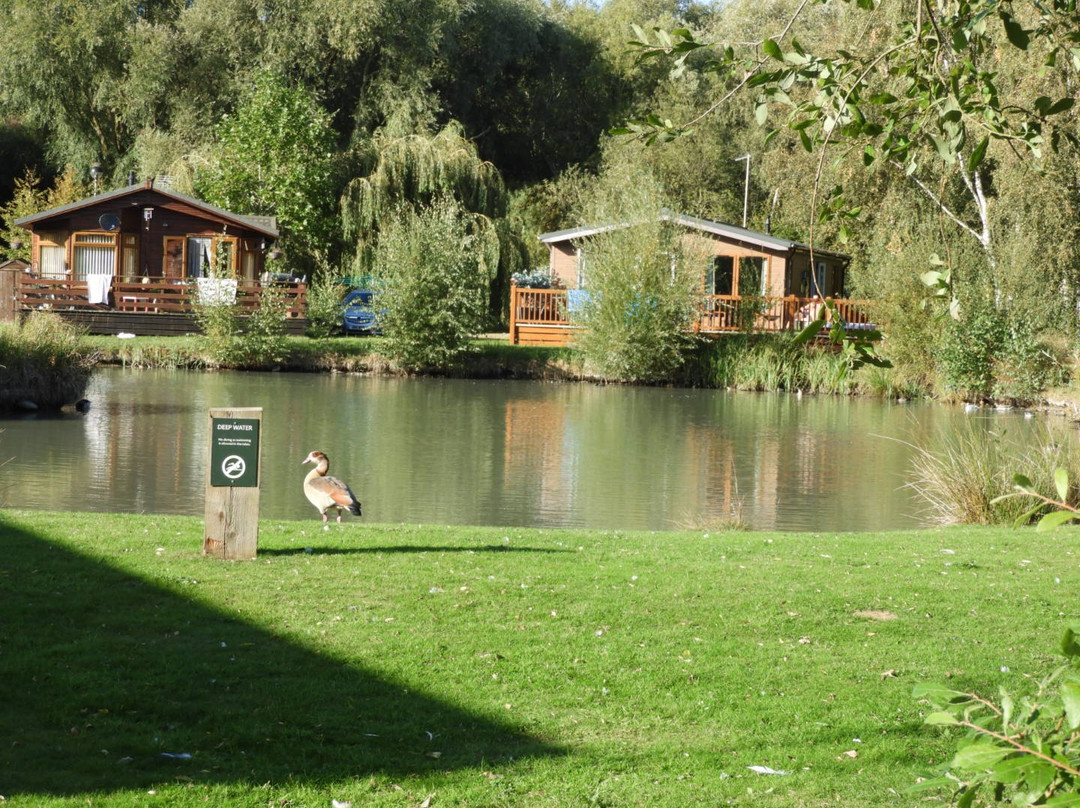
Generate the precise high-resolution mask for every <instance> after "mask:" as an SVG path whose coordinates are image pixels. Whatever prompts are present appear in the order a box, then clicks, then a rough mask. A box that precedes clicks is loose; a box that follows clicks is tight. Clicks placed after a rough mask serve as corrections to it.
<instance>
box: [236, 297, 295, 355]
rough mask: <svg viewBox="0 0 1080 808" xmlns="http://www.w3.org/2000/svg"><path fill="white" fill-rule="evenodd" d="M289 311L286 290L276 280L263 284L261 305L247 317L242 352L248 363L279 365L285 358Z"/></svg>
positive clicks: (241, 339)
mask: <svg viewBox="0 0 1080 808" xmlns="http://www.w3.org/2000/svg"><path fill="white" fill-rule="evenodd" d="M287 312H288V306H287V303H286V300H285V290H284V289H282V288H281V287H280V286H278V285H277V284H275V283H265V284H263V286H262V290H261V292H260V295H259V307H258V308H257V309H255V311H254V312H253V313H252V314H251V316H250V317H248V318H247V322H245V323H244V329H243V332H242V334H241V336H240V346H239V353H240V354H241V357H242V359H243V360H244V361H245V362H246V363H248V364H256V365H276V364H278V363H280V362H282V361H283V360H284V359H285V356H286V354H287V351H286V347H285V341H286V335H285V317H286V314H287Z"/></svg>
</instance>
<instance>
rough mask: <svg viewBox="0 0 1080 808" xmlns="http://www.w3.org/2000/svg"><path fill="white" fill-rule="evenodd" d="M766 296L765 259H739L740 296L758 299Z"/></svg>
mask: <svg viewBox="0 0 1080 808" xmlns="http://www.w3.org/2000/svg"><path fill="white" fill-rule="evenodd" d="M764 294H765V259H764V258H762V257H761V256H743V257H742V258H740V259H739V295H740V297H757V296H759V295H760V296H764Z"/></svg>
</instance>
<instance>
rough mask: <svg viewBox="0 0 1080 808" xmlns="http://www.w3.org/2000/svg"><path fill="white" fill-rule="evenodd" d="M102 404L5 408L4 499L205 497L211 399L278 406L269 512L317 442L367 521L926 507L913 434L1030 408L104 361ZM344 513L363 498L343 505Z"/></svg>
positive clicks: (758, 524)
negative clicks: (913, 487)
mask: <svg viewBox="0 0 1080 808" xmlns="http://www.w3.org/2000/svg"><path fill="white" fill-rule="evenodd" d="M87 397H88V398H89V399H90V401H91V408H90V411H89V412H88V413H86V414H78V413H65V414H62V415H60V416H56V417H8V418H6V419H3V420H0V429H3V432H2V433H0V462H3V461H5V460H6V461H8V462H7V463H6V464H4V465H3V466H0V504H2V505H4V506H6V507H19V508H35V509H49V510H73V511H109V512H134V513H180V514H191V515H199V516H201V515H202V513H203V491H204V487H205V479H206V473H207V472H206V463H207V427H208V423H207V422H208V416H207V411H208V410H209V408H211V407H262V408H263V425H262V429H263V435H262V438H263V446H262V448H263V462H262V469H261V489H262V491H261V517H262V518H269V519H303V520H317V519H319V516H318V514H317V512H316V511H315V509H314V508H313V507H312V506H311V505H310V504H309V503H308V502H307V500H306V499H305V498H304V495H303V491H302V481H303V477H304V474H305V473H306V472H307V470H308V469H309V468H310V466H302V465H301V461H303V459H304V458H305V457H306V456H307V454H308V452H309V451H311V450H313V449H319V450H321V451H324V452H325V453H326V454H327V455H329V457H330V461H331V469H330V473H331V474H333V475H335V476H339V477H341V478H342V479H344V480H345V481H346V482H348V483H349V484H350V485H351V486H352V488H353V490H354V491H355V492H356V494H357V496H358V497H359V499H360V500H361V501H362V502H363V504H364V516H363V519H364V520H365V521H372V522H390V523H399V522H405V523H429V524H430V523H437V524H478V525H506V526H537V527H584V528H596V529H628V530H629V529H634V530H639V529H644V530H662V529H670V528H693V529H702V530H709V529H718V528H719V527H721V526H722V525H723V524H725V523H726V522H729V521H730V520H732V519H738V520H739V521H741V522H742V523H743V524H744V525H746V526H748V527H751V528H754V529H761V530H809V531H829V532H833V531H855V530H860V531H861V530H894V529H902V528H912V527H919V526H921V525H923V524H924V522H923V519H922V518H921V514H920V508H921V506H920V503H919V502H918V501H916V500H915V499H913V497H912V495H911V493H910V491H909V490H908V489H906V488H905V482H906V481H907V475H908V473H909V468H910V462H911V457H912V455H913V451H914V450H913V449H912V445H932V444H933V442H934V441H935V440H937V439H938V438H939V436H940V435H941V434H943V432H944V431H946V430H949V429H950V428H951V427H952V426H955V425H956V424H957V423H958V422H959V420H960V419H972V418H975V419H978V421H979V423H984V424H985V425H986V428H987V429H995V430H1010V431H1012V432H1014V433H1016V434H1024V431H1025V430H1031V429H1034V428H1038V427H1037V423H1038V421H1039V420H1040V419H1031V420H1026V419H1025V418H1024V417H1023V414H1022V413H1020V412H994V411H987V410H980V411H979V412H978V413H975V414H965V413H964V412H963V411H962V410H961V409H960V408H956V407H946V406H942V405H938V404H934V403H929V402H911V403H904V404H900V403H895V402H887V401H881V400H877V399H864V398H842V397H825V396H797V395H787V394H763V393H762V394H759V393H741V392H728V391H717V390H687V389H672V388H654V387H628V386H614V385H608V386H603V385H593V384H576V383H575V384H568V383H544V382H532V381H491V380H484V381H471V380H456V379H453V380H452V379H434V378H420V379H399V378H387V377H369V376H359V375H344V374H290V373H196V372H185V371H135V370H121V369H103V370H99V371H98V372H96V373H95V375H94V377H93V380H92V382H91V385H90V389H89V391H88V393H87ZM345 518H346V519H349V518H350V517H348V516H346V517H345Z"/></svg>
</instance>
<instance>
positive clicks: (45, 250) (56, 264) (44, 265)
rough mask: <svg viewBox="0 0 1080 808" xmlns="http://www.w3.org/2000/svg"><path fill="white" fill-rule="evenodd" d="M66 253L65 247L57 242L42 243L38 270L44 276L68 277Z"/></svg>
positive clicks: (57, 278)
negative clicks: (59, 245)
mask: <svg viewBox="0 0 1080 808" xmlns="http://www.w3.org/2000/svg"><path fill="white" fill-rule="evenodd" d="M65 258H66V253H65V252H64V248H63V247H58V246H56V245H55V244H42V245H41V251H40V257H39V264H38V272H39V273H40V275H41V277H43V278H54V279H56V280H63V279H64V278H66V277H67V262H66V261H65V260H64V259H65Z"/></svg>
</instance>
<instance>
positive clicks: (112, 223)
mask: <svg viewBox="0 0 1080 808" xmlns="http://www.w3.org/2000/svg"><path fill="white" fill-rule="evenodd" d="M98 224H99V225H101V229H102V230H108V231H109V232H110V233H111V232H113V231H114V230H119V229H120V217H119V216H117V215H116V214H115V213H103V214H101V215H100V216H99V217H98Z"/></svg>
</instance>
